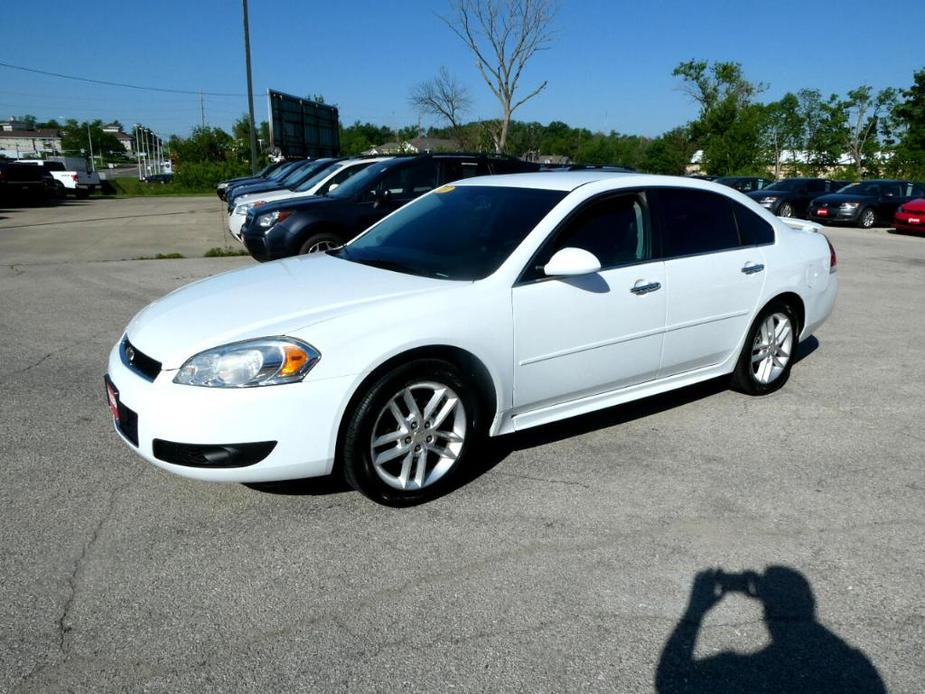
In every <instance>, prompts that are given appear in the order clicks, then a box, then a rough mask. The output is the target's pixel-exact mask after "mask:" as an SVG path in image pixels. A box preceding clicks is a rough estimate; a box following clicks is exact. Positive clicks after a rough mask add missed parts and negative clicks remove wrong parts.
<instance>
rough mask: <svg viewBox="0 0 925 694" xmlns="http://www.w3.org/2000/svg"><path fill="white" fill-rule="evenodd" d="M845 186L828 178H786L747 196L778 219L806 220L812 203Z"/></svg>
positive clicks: (843, 182)
mask: <svg viewBox="0 0 925 694" xmlns="http://www.w3.org/2000/svg"><path fill="white" fill-rule="evenodd" d="M845 185H847V183H846V182H845V181H831V180H829V179H827V178H786V179H784V180H783V181H775V182H774V183H772V184H770V185H769V186H768V187H767V188H762V189H761V190H756V191H753V192H751V193H746V195H748V197H750V198H751V199H752V200H757V201H758V204H759V205H761V206H762V207H764V208H766V209H767V210H769V211H770V212H771V214H774V215H777V216H778V217H803V218H804V219H805V218H806V215H807V214H808V213H809V203H810V202H812V201H813V200H815V199H816V198H818V197H819V196H820V195H825V194H826V193H834V192H835V191H837V190H839V189H840V188H842V187H843V186H845Z"/></svg>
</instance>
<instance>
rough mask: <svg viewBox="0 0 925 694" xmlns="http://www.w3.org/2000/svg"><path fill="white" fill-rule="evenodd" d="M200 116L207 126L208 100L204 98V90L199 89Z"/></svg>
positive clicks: (203, 123) (203, 125) (204, 125)
mask: <svg viewBox="0 0 925 694" xmlns="http://www.w3.org/2000/svg"><path fill="white" fill-rule="evenodd" d="M199 117H200V119H201V121H202V127H203V128H204V127H206V102H205V99H203V98H202V90H201V89H200V90H199Z"/></svg>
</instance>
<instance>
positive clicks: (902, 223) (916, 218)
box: [893, 210, 925, 234]
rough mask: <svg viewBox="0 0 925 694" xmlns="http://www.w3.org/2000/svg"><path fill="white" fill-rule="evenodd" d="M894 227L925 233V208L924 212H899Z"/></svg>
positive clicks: (894, 220) (900, 229)
mask: <svg viewBox="0 0 925 694" xmlns="http://www.w3.org/2000/svg"><path fill="white" fill-rule="evenodd" d="M893 227H894V228H896V229H898V230H899V231H912V232H917V233H920V234H921V233H925V210H923V211H922V212H898V213H897V214H896V217H895V218H894V219H893Z"/></svg>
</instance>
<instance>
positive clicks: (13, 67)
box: [0, 62, 247, 96]
mask: <svg viewBox="0 0 925 694" xmlns="http://www.w3.org/2000/svg"><path fill="white" fill-rule="evenodd" d="M0 67H6V68H10V69H11V70H22V71H23V72H33V73H35V74H38V75H48V76H49V77H60V78H62V79H66V80H76V81H77V82H90V83H91V84H104V85H106V86H109V87H125V88H127V89H140V90H142V91H147V92H165V93H168V94H194V95H199V94H201V95H203V96H247V95H246V94H241V93H235V92H201V91H198V90H196V91H193V90H188V89H168V88H166V87H142V86H140V85H137V84H126V83H125V82H110V81H108V80H95V79H91V78H90V77H77V76H75V75H65V74H62V73H60V72H49V71H47V70H38V69H36V68H32V67H23V66H22V65H11V64H10V63H3V62H0Z"/></svg>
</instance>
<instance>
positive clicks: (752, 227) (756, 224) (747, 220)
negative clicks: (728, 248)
mask: <svg viewBox="0 0 925 694" xmlns="http://www.w3.org/2000/svg"><path fill="white" fill-rule="evenodd" d="M730 202H732V212H733V214H734V215H735V219H736V224H737V225H738V227H739V236H741V237H742V245H743V246H760V245H762V244H767V243H774V228H773V227H772V226H771V225H770V224H768V223H767V222H766V221H765V220H763V219H762V218H761V217H759V216H758V215H756V214H755V213H754V212H752V211H751V210H750V209H748V208H747V207H745V205H740V204H739V203H737V202H733V201H730Z"/></svg>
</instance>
